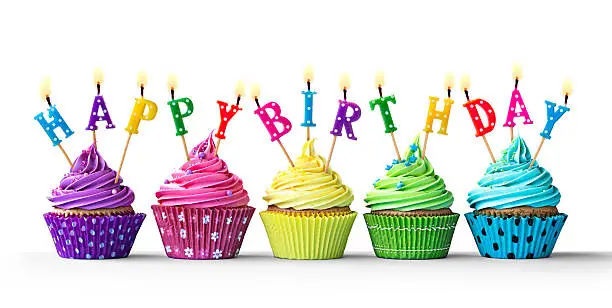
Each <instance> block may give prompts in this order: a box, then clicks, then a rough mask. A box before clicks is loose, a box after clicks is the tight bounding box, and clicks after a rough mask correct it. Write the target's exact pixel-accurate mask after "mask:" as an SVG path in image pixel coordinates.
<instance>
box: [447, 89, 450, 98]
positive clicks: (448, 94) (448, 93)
mask: <svg viewBox="0 0 612 308" xmlns="http://www.w3.org/2000/svg"><path fill="white" fill-rule="evenodd" d="M446 95H447V96H448V98H451V88H447V89H446Z"/></svg>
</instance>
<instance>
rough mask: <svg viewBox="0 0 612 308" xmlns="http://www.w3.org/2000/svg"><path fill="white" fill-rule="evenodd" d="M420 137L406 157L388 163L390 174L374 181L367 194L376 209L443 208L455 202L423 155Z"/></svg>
mask: <svg viewBox="0 0 612 308" xmlns="http://www.w3.org/2000/svg"><path fill="white" fill-rule="evenodd" d="M421 156H422V155H421V148H420V146H419V137H418V136H417V137H416V138H415V140H414V143H413V144H412V145H410V148H409V149H408V150H407V151H406V154H405V159H403V160H401V161H397V160H394V161H393V164H391V165H387V170H388V171H387V174H386V175H385V176H384V177H382V178H380V179H378V180H376V181H375V182H374V190H373V191H371V192H369V193H367V194H366V198H365V202H366V203H367V205H366V206H367V207H369V208H370V209H371V210H373V211H377V210H395V211H413V210H439V209H445V208H449V207H450V206H451V205H452V204H453V200H454V198H453V194H452V193H451V192H450V191H448V190H446V184H444V180H443V179H442V178H441V177H439V176H438V175H436V174H435V173H434V169H433V167H432V166H431V164H430V163H429V160H427V158H425V159H422V158H421Z"/></svg>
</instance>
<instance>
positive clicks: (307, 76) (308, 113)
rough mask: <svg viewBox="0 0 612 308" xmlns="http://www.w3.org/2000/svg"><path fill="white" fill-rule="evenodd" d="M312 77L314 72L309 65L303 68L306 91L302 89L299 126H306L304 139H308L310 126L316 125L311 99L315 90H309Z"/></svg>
mask: <svg viewBox="0 0 612 308" xmlns="http://www.w3.org/2000/svg"><path fill="white" fill-rule="evenodd" d="M313 79H314V73H313V71H312V67H311V66H307V67H306V69H304V81H305V82H306V89H307V90H306V91H302V94H303V95H304V122H303V123H302V124H301V126H303V127H306V141H308V140H310V128H311V127H315V126H317V124H315V123H314V121H313V119H312V111H313V110H312V109H313V100H314V96H315V94H317V92H315V91H311V90H310V84H311V82H312V80H313Z"/></svg>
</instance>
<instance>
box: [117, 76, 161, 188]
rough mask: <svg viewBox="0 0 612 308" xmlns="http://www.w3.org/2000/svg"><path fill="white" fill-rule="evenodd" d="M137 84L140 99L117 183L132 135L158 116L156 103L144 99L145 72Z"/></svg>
mask: <svg viewBox="0 0 612 308" xmlns="http://www.w3.org/2000/svg"><path fill="white" fill-rule="evenodd" d="M137 84H138V86H139V87H140V97H139V98H136V99H135V101H136V102H135V103H134V109H133V110H132V115H131V116H130V121H129V122H128V125H127V127H126V128H125V131H127V132H128V138H127V141H126V142H125V147H124V148H123V155H122V156H121V162H120V163H119V169H118V170H117V176H116V177H115V183H118V182H119V176H120V173H121V169H122V168H123V162H124V161H125V154H126V153H127V149H128V146H129V145H130V139H131V138H132V134H138V126H140V121H141V120H144V121H151V120H153V119H155V116H156V115H157V105H156V104H155V103H154V102H152V101H150V100H148V99H145V98H144V88H145V86H146V85H147V74H146V73H145V72H142V71H141V72H139V73H138V78H137ZM145 110H146V113H145Z"/></svg>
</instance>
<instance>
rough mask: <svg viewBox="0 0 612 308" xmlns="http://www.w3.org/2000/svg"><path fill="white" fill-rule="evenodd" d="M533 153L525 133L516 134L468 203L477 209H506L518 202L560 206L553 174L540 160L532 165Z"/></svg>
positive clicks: (471, 193) (471, 195)
mask: <svg viewBox="0 0 612 308" xmlns="http://www.w3.org/2000/svg"><path fill="white" fill-rule="evenodd" d="M530 164H531V153H530V152H529V148H527V145H526V144H525V141H524V140H523V138H521V137H517V138H515V139H514V140H513V141H512V143H511V144H510V146H509V147H508V148H507V149H506V150H504V151H503V152H502V157H501V159H499V160H498V161H497V163H494V164H491V165H490V166H489V167H488V168H487V172H486V173H485V175H484V176H483V177H482V179H480V181H478V186H480V187H479V188H476V189H474V190H472V191H470V192H469V194H468V199H467V201H468V203H469V204H470V207H471V208H474V209H476V210H480V209H486V208H494V209H506V208H512V207H518V206H531V207H543V206H556V205H557V204H559V201H560V200H561V194H560V193H559V190H558V189H557V187H555V186H553V185H552V177H551V176H550V173H548V171H546V169H544V168H542V167H540V166H539V165H538V162H537V161H536V162H535V163H534V165H533V167H532V168H529V165H530Z"/></svg>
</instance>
